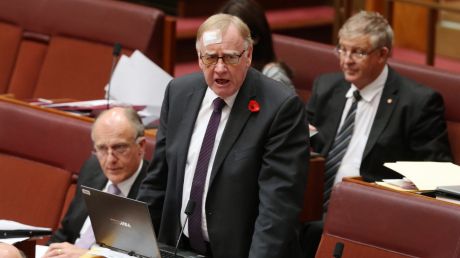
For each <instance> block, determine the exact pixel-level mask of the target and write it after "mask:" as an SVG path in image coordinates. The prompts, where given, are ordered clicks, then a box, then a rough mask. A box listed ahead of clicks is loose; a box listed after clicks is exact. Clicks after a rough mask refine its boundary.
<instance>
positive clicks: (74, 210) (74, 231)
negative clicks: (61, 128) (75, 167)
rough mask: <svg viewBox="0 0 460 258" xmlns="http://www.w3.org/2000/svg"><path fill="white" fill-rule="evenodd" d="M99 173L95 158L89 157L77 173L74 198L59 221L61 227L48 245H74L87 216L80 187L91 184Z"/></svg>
mask: <svg viewBox="0 0 460 258" xmlns="http://www.w3.org/2000/svg"><path fill="white" fill-rule="evenodd" d="M100 171H101V169H100V167H99V163H98V161H97V158H96V157H95V156H91V157H90V158H89V159H87V160H86V161H85V163H84V164H83V166H82V167H81V169H80V171H79V177H78V182H77V187H76V189H75V191H76V192H75V196H74V198H73V199H72V202H71V203H70V205H69V208H68V210H67V211H66V214H65V216H64V218H63V219H62V221H61V225H60V226H59V228H58V229H57V230H56V231H55V232H54V234H53V235H52V236H51V238H50V240H49V241H48V244H51V243H61V242H69V243H74V242H75V240H76V239H77V238H78V237H79V236H80V230H81V227H82V226H83V223H84V220H85V219H86V217H87V216H88V213H87V212H86V208H85V207H86V206H85V203H84V200H83V196H82V194H81V192H80V191H81V187H80V186H81V185H88V182H92V181H93V179H94V177H95V176H96V175H97V173H101V172H100ZM90 186H93V185H90Z"/></svg>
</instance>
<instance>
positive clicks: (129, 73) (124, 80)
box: [110, 50, 172, 117]
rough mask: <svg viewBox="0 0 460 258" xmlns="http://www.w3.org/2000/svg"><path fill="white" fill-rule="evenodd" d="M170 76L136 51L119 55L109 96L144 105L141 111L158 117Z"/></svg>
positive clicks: (124, 101)
mask: <svg viewBox="0 0 460 258" xmlns="http://www.w3.org/2000/svg"><path fill="white" fill-rule="evenodd" d="M171 79H172V76H171V75H169V74H168V73H167V72H165V71H164V70H163V69H161V68H160V67H159V66H158V65H156V64H155V63H154V62H152V61H151V60H150V59H148V58H147V57H146V56H144V55H143V54H142V53H141V52H140V51H138V50H136V51H134V53H133V54H132V55H131V57H127V56H124V55H123V56H122V57H121V58H120V60H119V62H118V64H117V66H116V68H115V71H114V73H113V77H112V81H111V89H110V98H111V99H115V100H117V101H120V102H123V103H129V104H133V105H145V106H147V107H146V109H145V111H146V112H148V113H149V114H150V115H153V116H156V117H159V116H160V112H159V110H160V107H161V104H162V103H163V97H164V92H165V90H166V86H167V85H168V83H169V81H171Z"/></svg>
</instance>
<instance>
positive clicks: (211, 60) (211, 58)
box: [201, 55, 219, 65]
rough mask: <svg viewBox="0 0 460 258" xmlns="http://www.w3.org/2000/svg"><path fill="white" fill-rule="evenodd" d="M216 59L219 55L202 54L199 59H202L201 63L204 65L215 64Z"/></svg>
mask: <svg viewBox="0 0 460 258" xmlns="http://www.w3.org/2000/svg"><path fill="white" fill-rule="evenodd" d="M218 59H219V57H218V56H216V55H203V56H201V61H203V63H204V64H205V65H210V64H216V63H217V60H218Z"/></svg>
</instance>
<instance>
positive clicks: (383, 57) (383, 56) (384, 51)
mask: <svg viewBox="0 0 460 258" xmlns="http://www.w3.org/2000/svg"><path fill="white" fill-rule="evenodd" d="M389 57H390V49H388V48H387V47H382V48H381V49H380V50H379V58H380V62H383V63H386V61H387V59H388V58H389Z"/></svg>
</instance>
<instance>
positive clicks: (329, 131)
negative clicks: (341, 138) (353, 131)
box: [322, 80, 350, 155]
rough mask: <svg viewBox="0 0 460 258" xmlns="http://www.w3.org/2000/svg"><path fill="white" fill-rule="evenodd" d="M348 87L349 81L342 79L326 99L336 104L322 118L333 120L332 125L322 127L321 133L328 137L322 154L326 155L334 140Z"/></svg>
mask: <svg viewBox="0 0 460 258" xmlns="http://www.w3.org/2000/svg"><path fill="white" fill-rule="evenodd" d="M349 89H350V83H349V82H347V81H345V80H343V82H342V83H341V85H340V86H339V87H336V88H335V90H334V92H333V93H332V96H331V99H330V100H328V102H330V103H336V105H334V107H336V108H334V109H332V110H330V111H328V112H325V114H326V117H325V118H324V120H325V121H326V120H329V119H330V120H331V121H333V126H330V127H325V128H324V129H323V130H324V132H323V133H324V135H325V136H324V137H325V139H328V142H327V144H326V146H325V148H324V150H327V152H326V153H322V154H323V155H327V153H328V152H329V149H330V148H331V146H332V143H333V142H334V139H335V135H336V133H337V130H338V127H339V125H340V120H341V118H342V113H343V109H344V108H345V103H346V101H347V98H346V97H345V95H346V94H347V91H348V90H349Z"/></svg>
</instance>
